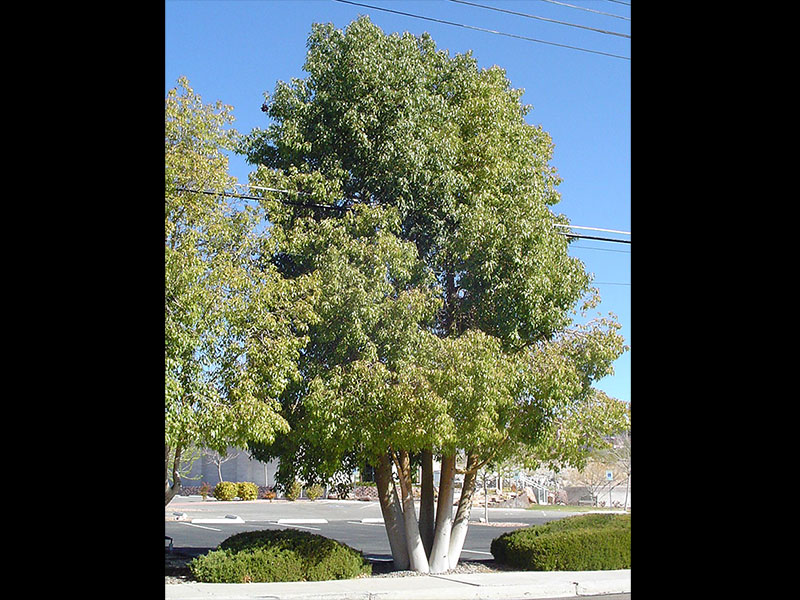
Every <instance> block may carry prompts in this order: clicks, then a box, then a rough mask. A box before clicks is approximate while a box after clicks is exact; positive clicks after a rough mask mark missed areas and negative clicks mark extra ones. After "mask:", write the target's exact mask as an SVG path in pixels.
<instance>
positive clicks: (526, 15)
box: [450, 0, 631, 39]
mask: <svg viewBox="0 0 800 600" xmlns="http://www.w3.org/2000/svg"><path fill="white" fill-rule="evenodd" d="M450 2H455V3H457V4H466V5H468V6H476V7H478V8H485V9H488V10H496V11H498V12H504V13H508V14H510V15H517V16H519V17H528V18H529V19H538V20H539V21H546V22H548V23H557V24H558V25H567V26H569V27H578V28H580V29H588V30H589V31H596V32H597V33H605V34H607V35H617V36H619V37H624V38H628V39H630V37H631V36H629V35H628V34H627V33H618V32H616V31H607V30H605V29H596V28H595V27H588V26H586V25H578V24H577V23H567V22H566V21H557V20H556V19H548V18H547V17H540V16H537V15H529V14H527V13H521V12H517V11H514V10H508V9H505V8H498V7H496V6H485V5H483V4H476V3H475V2H467V1H466V0H450Z"/></svg>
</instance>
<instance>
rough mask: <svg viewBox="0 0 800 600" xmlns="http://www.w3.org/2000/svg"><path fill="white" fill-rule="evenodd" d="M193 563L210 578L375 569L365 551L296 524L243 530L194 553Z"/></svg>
mask: <svg viewBox="0 0 800 600" xmlns="http://www.w3.org/2000/svg"><path fill="white" fill-rule="evenodd" d="M189 569H190V571H191V573H192V575H193V576H194V578H195V579H196V580H197V581H201V582H205V583H251V582H271V581H326V580H329V579H351V578H353V577H358V576H359V575H362V574H367V575H369V574H371V573H372V566H371V565H370V564H369V563H368V562H367V561H366V560H365V559H364V555H363V554H362V553H361V552H358V551H357V550H354V549H353V548H350V547H349V546H346V545H345V544H342V543H340V542H337V541H336V540H332V539H329V538H326V537H323V536H321V535H316V534H313V533H309V532H307V531H298V530H296V529H286V530H270V529H267V530H261V531H245V532H243V533H238V534H236V535H233V536H231V537H229V538H228V539H226V540H225V541H223V542H222V543H221V544H220V545H219V548H218V549H217V550H212V551H211V552H209V553H208V554H205V555H203V556H198V557H197V558H195V559H193V560H192V561H191V562H190V563H189Z"/></svg>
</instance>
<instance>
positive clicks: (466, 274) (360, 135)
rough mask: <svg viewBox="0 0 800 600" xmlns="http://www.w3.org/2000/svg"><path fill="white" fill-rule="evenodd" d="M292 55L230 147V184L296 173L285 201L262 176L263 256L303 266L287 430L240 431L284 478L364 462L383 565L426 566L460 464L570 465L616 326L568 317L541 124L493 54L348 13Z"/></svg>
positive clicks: (579, 290) (581, 289) (589, 418)
mask: <svg viewBox="0 0 800 600" xmlns="http://www.w3.org/2000/svg"><path fill="white" fill-rule="evenodd" d="M304 68H305V71H306V72H307V73H308V77H306V78H305V79H293V80H292V82H291V83H290V84H286V83H283V82H279V83H278V86H277V87H276V89H275V92H274V94H273V95H272V97H271V98H270V97H268V98H267V101H266V102H265V105H264V107H263V108H264V110H265V112H267V114H268V116H269V117H270V119H271V123H270V125H269V126H268V127H267V128H266V129H265V130H255V131H253V132H252V133H251V134H250V135H249V136H248V138H247V141H246V145H247V148H248V155H249V160H250V161H251V162H252V163H254V164H257V165H259V168H258V169H257V170H256V172H255V173H254V174H253V176H252V178H251V179H252V180H251V184H253V185H254V186H260V187H262V188H270V189H273V190H274V189H277V188H281V189H285V190H291V191H292V192H296V194H294V193H293V194H292V195H291V196H290V197H291V198H292V201H293V204H292V205H288V206H287V205H286V204H280V203H276V202H274V201H272V200H273V199H274V198H275V196H274V192H267V193H266V194H265V198H270V200H269V201H267V200H265V204H264V206H265V207H266V208H267V210H268V215H269V218H270V221H271V222H272V223H274V229H273V232H274V238H273V240H274V244H273V253H272V254H271V255H270V256H269V259H270V261H271V264H273V265H275V266H277V268H278V269H279V270H280V271H281V272H282V273H283V274H284V275H285V276H287V277H290V278H291V277H298V276H301V275H308V274H315V275H317V276H318V277H319V282H320V286H321V294H320V297H319V302H318V303H317V305H316V313H317V317H318V319H319V320H318V322H316V323H315V324H314V325H312V326H311V327H310V329H309V345H308V346H307V348H306V351H305V352H304V353H303V355H302V357H301V360H300V365H301V367H300V369H301V372H302V373H303V380H302V382H299V383H298V385H296V386H293V387H291V389H287V393H285V394H284V396H283V399H282V402H283V407H284V415H285V416H286V418H287V419H288V421H289V422H290V424H291V426H292V430H291V432H290V433H289V434H288V435H286V436H280V442H279V444H277V445H276V446H274V447H273V448H271V449H270V448H268V447H265V445H263V444H253V449H254V451H255V452H256V454H257V455H259V456H262V457H267V456H271V455H273V454H276V453H279V452H280V453H281V461H282V463H281V465H282V466H281V469H282V473H281V477H282V478H283V479H284V480H286V481H289V480H290V479H291V478H292V477H294V476H295V474H296V472H299V473H302V475H303V476H304V477H306V478H314V477H323V476H326V475H330V474H331V473H333V472H334V471H335V470H336V469H337V468H339V467H340V465H341V464H342V461H344V460H345V459H349V460H367V461H369V462H370V463H371V464H372V465H374V466H375V467H376V475H377V482H378V490H379V496H380V499H381V507H382V510H383V514H384V521H385V523H386V527H387V533H388V535H389V541H390V545H391V548H392V554H393V556H394V559H395V564H396V566H398V567H400V568H404V567H405V566H410V567H411V568H412V569H415V570H418V571H423V572H427V571H429V570H430V571H433V572H441V571H444V570H447V569H448V568H450V567H452V566H454V565H455V563H456V562H457V560H458V557H459V555H460V552H461V545H462V544H463V540H464V536H465V535H466V525H467V522H468V517H469V510H470V507H471V499H472V494H473V492H474V489H475V479H476V474H477V471H478V469H479V468H480V467H481V466H482V465H484V464H486V462H487V461H489V460H500V459H502V458H503V457H504V456H508V455H514V454H520V453H522V454H525V455H526V456H535V457H539V459H540V460H561V461H566V462H570V461H572V462H579V461H580V460H581V457H582V456H583V454H584V449H585V448H587V447H588V446H589V445H591V444H592V443H597V442H598V441H599V440H600V439H602V436H603V435H604V434H606V433H610V432H612V431H614V430H615V429H616V428H618V427H620V426H621V425H623V424H624V422H625V420H626V417H625V410H624V406H622V405H621V403H619V402H616V401H614V400H613V399H609V398H607V397H604V396H601V395H599V394H598V393H597V392H596V391H595V390H594V389H593V388H592V382H593V381H596V380H597V379H599V378H601V377H603V376H604V375H606V374H608V373H610V372H611V365H612V363H613V361H614V360H615V359H616V358H617V357H618V356H619V355H620V353H621V352H622V351H623V343H622V339H621V338H620V336H619V335H618V334H617V329H618V325H617V324H616V323H615V322H614V321H613V320H601V321H597V322H592V323H590V324H588V325H584V326H577V325H576V324H575V323H574V311H573V309H574V308H575V307H576V304H577V303H578V302H579V300H580V299H581V298H582V297H584V296H585V295H586V294H587V293H589V292H590V289H591V288H590V276H589V274H588V273H586V271H585V269H584V266H583V264H582V263H581V262H580V261H578V260H577V259H575V258H572V257H570V256H569V255H568V252H567V243H568V242H567V239H566V238H565V237H564V236H563V235H561V234H560V233H559V231H558V228H557V227H555V226H554V225H556V224H558V223H561V224H563V223H566V222H567V219H566V218H565V217H564V216H563V215H557V214H555V213H553V212H552V211H551V208H550V207H551V206H553V205H555V204H556V203H557V202H558V200H559V195H558V192H557V191H556V187H557V185H558V183H559V178H558V176H557V174H556V172H555V169H554V168H553V167H551V166H550V165H549V161H550V159H551V156H552V142H551V140H550V137H549V136H548V134H547V133H546V132H545V131H544V130H543V129H542V128H541V127H538V126H533V125H530V124H528V123H527V122H526V121H525V116H526V115H527V113H528V112H529V110H530V107H527V106H524V105H522V104H521V103H520V98H521V95H522V92H521V91H520V90H515V89H513V88H511V86H510V83H509V81H508V80H507V78H506V76H505V72H504V71H503V70H502V69H500V68H498V67H492V68H490V69H480V68H478V65H477V62H476V61H475V59H474V58H473V57H472V56H471V55H470V54H469V53H467V54H458V55H455V56H453V57H451V56H450V55H449V53H448V52H446V51H443V50H437V49H436V46H435V44H434V42H433V40H432V39H431V38H430V37H429V36H428V35H422V36H421V37H415V36H413V35H411V34H408V33H406V34H403V35H397V34H393V35H385V34H384V33H383V32H382V31H381V30H380V29H379V28H378V27H376V26H374V25H373V24H372V23H371V22H370V21H369V19H368V18H366V17H363V18H360V19H358V20H356V21H354V22H353V23H351V24H350V25H349V26H348V27H347V28H346V30H338V29H336V28H334V27H333V26H332V25H330V24H327V25H314V26H313V29H312V32H311V35H310V37H309V41H308V55H307V60H306V63H305V66H304ZM254 189H255V188H254ZM302 202H304V203H306V207H298V206H297V204H298V203H302ZM312 203H313V204H314V206H313V207H309V205H310V204H312ZM324 206H328V208H324ZM434 456H437V457H439V458H440V459H441V463H442V478H441V484H440V488H439V501H438V506H437V507H434V489H433V485H432V462H433V457H434ZM414 459H418V460H421V463H422V472H423V480H422V498H421V503H420V510H419V517H417V514H416V511H415V508H414V501H413V495H412V492H411V465H412V461H413V460H414ZM459 464H461V465H462V466H461V470H462V471H463V473H464V485H463V488H462V494H461V498H460V500H459V504H458V509H457V511H456V513H455V515H454V514H453V501H454V496H453V493H454V478H455V474H456V471H457V469H458V465H459ZM284 465H286V469H284ZM393 465H394V467H395V469H394V470H395V471H396V476H395V477H396V479H395V478H394V477H393V475H392V471H393V469H392V466H393ZM290 470H291V471H290Z"/></svg>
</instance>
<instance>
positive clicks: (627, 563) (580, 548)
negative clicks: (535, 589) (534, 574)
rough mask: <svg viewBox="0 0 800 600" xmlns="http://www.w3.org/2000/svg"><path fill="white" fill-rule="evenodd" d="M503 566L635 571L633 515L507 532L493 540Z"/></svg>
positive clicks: (583, 518) (565, 521) (600, 516)
mask: <svg viewBox="0 0 800 600" xmlns="http://www.w3.org/2000/svg"><path fill="white" fill-rule="evenodd" d="M491 551H492V555H493V556H494V558H495V560H496V561H497V562H499V563H502V564H505V565H508V566H510V567H514V568H517V569H525V570H530V571H595V570H609V569H630V568H631V516H630V515H615V514H608V515H603V514H590V515H581V516H577V517H567V518H564V519H559V520H558V521H552V522H550V523H546V524H544V525H536V526H534V527H526V528H524V529H518V530H516V531H511V532H509V533H504V534H503V535H501V536H500V537H498V538H495V539H494V540H493V541H492V545H491Z"/></svg>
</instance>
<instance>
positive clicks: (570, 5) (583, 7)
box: [540, 0, 631, 21]
mask: <svg viewBox="0 0 800 600" xmlns="http://www.w3.org/2000/svg"><path fill="white" fill-rule="evenodd" d="M540 2H549V3H550V4H558V5H559V6H566V7H568V8H577V9H578V10H585V11H586V12H593V13H597V14H599V15H605V16H607V17H616V18H617V19H624V20H625V21H630V20H631V18H630V17H623V16H621V15H614V14H611V13H607V12H603V11H601V10H594V9H593V8H586V7H585V6H575V5H574V4H567V3H566V2H557V0H540ZM620 4H625V3H624V2H620ZM628 6H630V4H628Z"/></svg>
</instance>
